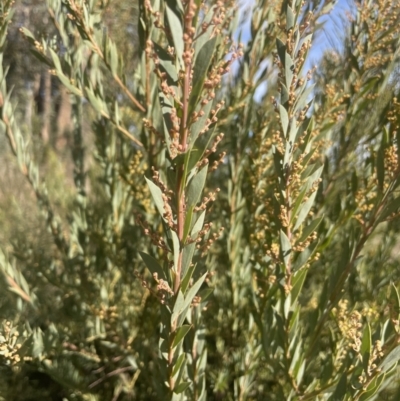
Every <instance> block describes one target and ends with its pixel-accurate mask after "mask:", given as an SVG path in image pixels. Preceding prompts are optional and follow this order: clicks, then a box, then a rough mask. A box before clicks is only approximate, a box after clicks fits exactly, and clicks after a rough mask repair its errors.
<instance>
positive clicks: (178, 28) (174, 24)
mask: <svg viewBox="0 0 400 401" xmlns="http://www.w3.org/2000/svg"><path fill="white" fill-rule="evenodd" d="M166 13H167V18H168V24H169V27H170V30H171V34H172V39H173V41H174V47H175V54H176V55H177V57H178V60H179V64H180V68H182V69H183V67H184V64H183V58H182V55H183V50H184V47H185V44H184V43H183V28H182V22H181V19H180V18H179V17H178V16H177V15H176V14H175V12H174V11H172V10H171V9H170V8H169V7H168V6H167V7H166Z"/></svg>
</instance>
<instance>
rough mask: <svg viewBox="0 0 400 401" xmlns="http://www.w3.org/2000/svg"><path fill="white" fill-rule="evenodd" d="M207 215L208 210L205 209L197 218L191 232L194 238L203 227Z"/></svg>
mask: <svg viewBox="0 0 400 401" xmlns="http://www.w3.org/2000/svg"><path fill="white" fill-rule="evenodd" d="M205 217H206V211H205V210H203V211H202V212H201V213H200V216H199V217H198V218H197V220H196V223H195V224H194V226H193V228H192V231H191V232H190V235H191V237H192V238H193V239H194V236H195V235H196V234H197V233H198V232H199V231H200V230H201V229H202V228H203V225H204V219H205Z"/></svg>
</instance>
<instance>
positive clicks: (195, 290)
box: [182, 273, 208, 310]
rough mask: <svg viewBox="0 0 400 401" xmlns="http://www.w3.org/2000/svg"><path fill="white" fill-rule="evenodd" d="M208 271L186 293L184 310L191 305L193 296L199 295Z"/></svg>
mask: <svg viewBox="0 0 400 401" xmlns="http://www.w3.org/2000/svg"><path fill="white" fill-rule="evenodd" d="M207 274H208V273H204V274H203V275H202V276H201V277H200V278H199V279H198V280H197V281H196V282H195V283H194V284H193V286H192V287H191V288H190V289H189V291H188V292H187V293H186V295H185V302H184V306H183V307H182V310H185V309H186V308H187V307H189V306H190V304H191V303H192V301H193V298H194V297H195V296H196V295H197V293H198V292H199V289H200V287H201V286H202V284H203V282H204V280H205V278H206V277H207Z"/></svg>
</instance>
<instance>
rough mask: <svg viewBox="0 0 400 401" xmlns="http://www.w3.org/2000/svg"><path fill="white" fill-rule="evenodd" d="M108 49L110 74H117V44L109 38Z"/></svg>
mask: <svg viewBox="0 0 400 401" xmlns="http://www.w3.org/2000/svg"><path fill="white" fill-rule="evenodd" d="M109 51H110V61H109V62H110V68H111V74H112V75H113V76H114V77H115V76H117V75H118V51H117V46H116V45H115V43H113V42H112V41H111V40H110V41H109Z"/></svg>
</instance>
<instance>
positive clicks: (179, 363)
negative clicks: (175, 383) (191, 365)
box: [172, 352, 186, 377]
mask: <svg viewBox="0 0 400 401" xmlns="http://www.w3.org/2000/svg"><path fill="white" fill-rule="evenodd" d="M185 360H186V355H185V353H184V352H182V354H180V355H179V356H178V359H177V360H176V362H175V364H174V367H173V368H172V377H175V376H176V375H177V373H178V372H179V370H180V369H181V367H183V366H184V363H183V362H185Z"/></svg>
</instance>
